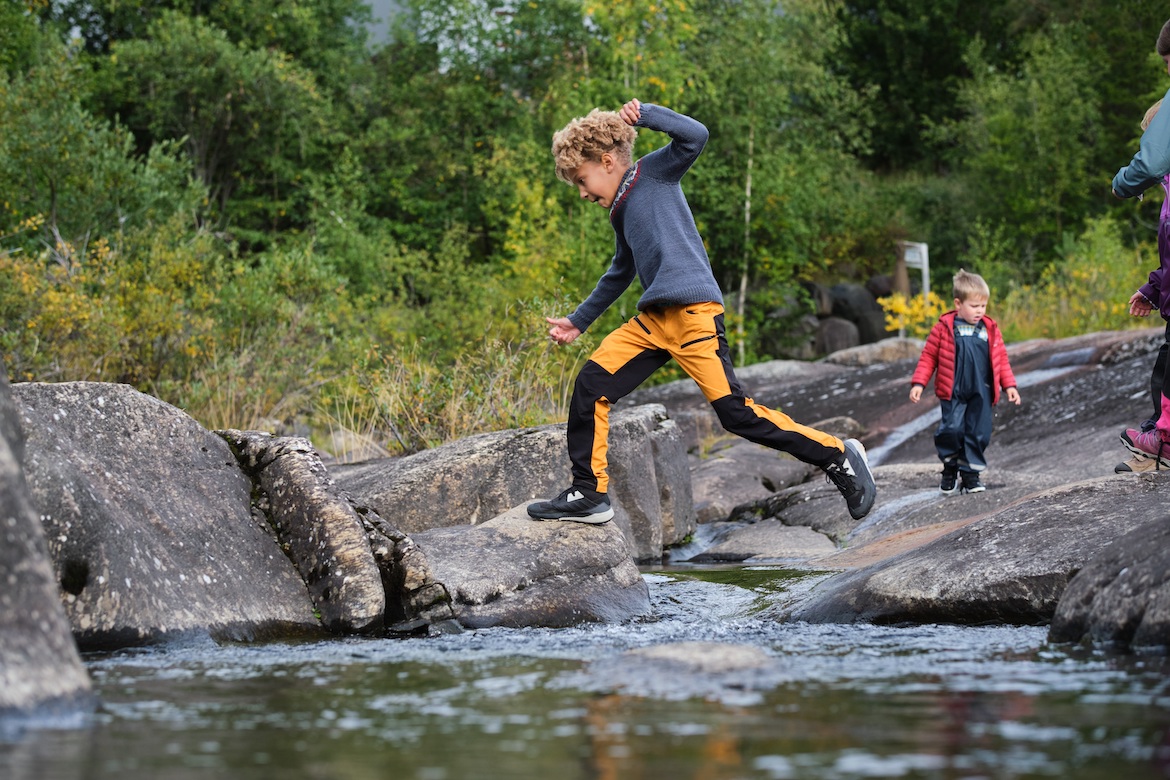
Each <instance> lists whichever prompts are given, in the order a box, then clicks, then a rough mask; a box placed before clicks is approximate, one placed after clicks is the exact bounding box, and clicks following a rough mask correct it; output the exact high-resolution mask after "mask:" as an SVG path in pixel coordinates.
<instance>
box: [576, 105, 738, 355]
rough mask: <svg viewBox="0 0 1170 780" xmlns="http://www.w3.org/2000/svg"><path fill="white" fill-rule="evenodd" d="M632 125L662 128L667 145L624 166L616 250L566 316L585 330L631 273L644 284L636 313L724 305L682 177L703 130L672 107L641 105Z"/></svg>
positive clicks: (615, 211)
mask: <svg viewBox="0 0 1170 780" xmlns="http://www.w3.org/2000/svg"><path fill="white" fill-rule="evenodd" d="M636 126H637V127H645V128H647V129H649V130H661V131H662V132H664V133H666V134H667V135H669V136H670V139H671V140H670V143H669V144H667V145H666V146H664V147H662V148H661V149H656V150H655V151H653V152H651V153H650V154H647V155H646V156H645V157H642V158H641V159H640V160H638V161H637V162H636V163H634V165H632V166H631V167H630V169H629V170H628V171H626V175H625V176H624V177H623V179H622V182H621V185H620V186H619V187H618V192H617V196H616V197H615V198H614V200H613V204H612V205H611V206H610V208H609V221H610V223H611V224H612V225H613V232H614V238H615V242H616V249H615V250H614V254H613V260H612V261H611V263H610V266H609V270H608V271H606V272H605V274H604V275H603V276H602V277H601V279H600V280H598V282H597V287H595V288H594V289H593V292H592V293H590V294H589V297H588V298H586V299H585V301H584V302H583V303H582V304H581V305H580V306H578V307H577V310H576V311H574V312H573V313H572V314H570V315H569V321H570V322H572V323H573V325H575V326H576V327H577V329H578V330H580V331H581V332H584V331H585V330H586V329H587V328H588V327H589V326H590V325H591V324H593V321H594V320H596V319H597V318H598V317H600V316H601V314H602V312H604V311H605V310H606V309H607V308H609V306H610V305H611V304H612V303H613V302H614V301H616V300H617V299H618V296H620V295H621V294H622V293H623V292H625V291H626V288H627V287H629V286H630V283H631V282H633V281H634V274H635V273H636V274H637V275H638V280H639V281H641V283H642V289H643V291H644V292H643V294H642V297H641V298H639V299H638V310H639V311H644V310H645V309H647V308H649V307H651V306H673V305H680V304H688V303H701V302H704V301H717V302H719V303H723V294H722V293H721V292H720V290H719V284H718V283H717V282H716V281H715V276H714V274H712V273H711V261H710V260H709V259H708V258H707V250H706V249H705V248H704V247H703V239H702V238H701V237H700V236H699V230H698V228H697V227H695V218H694V216H693V215H692V214H691V209H690V207H689V206H688V205H687V199H686V196H684V195H683V191H682V187H681V186H680V184H679V181H680V180H681V179H682V177H683V174H684V173H686V172H687V170H688V169H690V167H691V164H692V163H694V161H695V160H696V159H697V158H698V156H699V153H700V152H702V151H703V146H704V145H705V144H706V143H707V128H706V127H704V126H703V125H702V124H701V123H700V122H697V121H696V120H694V119H691V118H690V117H688V116H683V115H682V114H678V113H675V112H674V111H671V110H670V109H669V108H663V107H662V106H656V105H654V104H652V103H643V104H642V110H641V116H640V117H639V119H638V123H637V125H636Z"/></svg>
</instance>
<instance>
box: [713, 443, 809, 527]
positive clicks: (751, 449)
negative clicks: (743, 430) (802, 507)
mask: <svg viewBox="0 0 1170 780" xmlns="http://www.w3.org/2000/svg"><path fill="white" fill-rule="evenodd" d="M814 471H815V469H814V468H813V467H812V466H809V465H808V464H805V463H801V462H800V461H798V460H796V459H794V458H793V457H791V456H790V455H786V454H783V453H780V452H777V451H776V450H773V449H770V448H768V447H765V446H763V445H762V444H754V443H753V442H750V441H747V440H746V439H740V438H738V437H735V438H725V439H722V440H720V441H718V442H717V443H716V444H714V445H713V446H711V447H708V448H706V449H705V450H704V451H703V452H702V454H701V455H694V456H692V457H691V484H692V491H693V494H694V502H695V512H696V514H697V517H698V521H699V522H700V523H710V522H714V521H716V520H724V519H726V518H727V517H728V516H730V515H731V512H732V510H734V509H735V507H737V506H739V505H740V504H743V503H746V502H749V501H757V500H761V501H762V500H764V499H766V498H768V497H769V496H771V495H772V494H774V493H775V492H776V491H778V490H783V489H784V488H787V487H791V486H792V485H797V484H800V483H802V482H804V481H806V480H808V479H809V477H810V475H811V474H812V473H813V472H814Z"/></svg>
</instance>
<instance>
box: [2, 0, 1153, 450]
mask: <svg viewBox="0 0 1170 780" xmlns="http://www.w3.org/2000/svg"><path fill="white" fill-rule="evenodd" d="M397 5H398V7H399V8H400V12H399V13H398V14H397V15H396V16H395V18H394V19H393V20H392V21H393V25H392V33H391V36H390V38H389V40H388V41H371V40H369V39H368V37H367V34H366V32H365V31H366V30H367V29H369V22H370V11H369V9H368V8H367V7H366V6H365V5H363V3H362V0H312V1H311V0H272V1H271V2H268V3H253V2H245V1H244V0H153V1H148V2H142V3H125V2H118V0H84V1H83V0H0V325H2V330H0V357H2V359H3V361H4V364H5V366H6V367H7V370H8V372H9V374H10V375H11V376H12V378H13V379H14V380H43V381H59V380H100V381H117V382H128V383H132V384H133V385H135V386H136V387H139V388H141V389H143V390H145V391H147V392H151V393H154V394H156V395H158V396H160V397H162V398H164V399H165V400H167V401H170V402H172V403H175V404H177V405H180V406H182V407H184V408H186V409H188V410H189V411H190V412H191V413H192V414H193V415H194V416H195V417H196V418H197V419H199V420H200V421H201V422H203V423H204V424H205V425H208V426H213V427H225V426H233V427H277V426H281V427H282V428H283V429H287V428H288V426H289V425H295V426H306V425H307V426H309V427H308V429H307V431H308V432H309V433H311V434H312V435H313V436H314V437H315V438H316V439H318V441H320V442H323V443H324V445H325V446H326V447H327V448H328V447H331V446H332V445H331V444H330V443H329V442H328V441H326V439H325V437H326V434H327V433H328V432H329V429H331V428H332V429H334V430H335V431H341V430H343V429H344V430H345V431H348V432H350V433H351V434H353V433H357V434H360V435H365V436H367V437H368V439H369V440H370V441H371V442H372V443H373V444H375V445H377V446H379V447H385V448H388V449H391V450H412V449H416V448H418V447H422V446H428V445H432V444H434V443H437V442H439V441H442V440H444V439H447V438H450V437H452V436H458V435H464V434H466V433H469V432H473V431H476V430H483V429H486V428H492V427H499V426H515V425H526V424H532V423H537V422H542V421H547V420H551V419H556V418H557V417H558V416H559V415H560V414H561V410H562V409H563V408H564V404H565V400H566V395H567V393H568V391H569V387H570V384H571V380H572V377H573V375H574V373H575V370H576V368H577V366H578V365H579V363H580V361H581V360H583V358H584V356H585V355H586V354H588V351H589V349H590V347H592V346H593V345H595V344H596V341H595V339H596V338H597V337H596V335H595V333H604V332H606V331H607V330H608V329H609V328H610V327H612V326H613V325H615V324H616V323H617V322H619V321H620V320H621V319H622V318H624V317H626V316H628V315H629V314H630V313H631V311H632V308H633V304H634V301H635V300H636V296H637V294H638V290H636V289H635V290H631V291H630V292H629V293H627V295H626V296H624V297H623V298H622V300H621V301H620V302H619V303H618V305H616V306H615V307H613V310H612V311H611V312H609V313H607V314H606V315H605V317H604V318H603V319H602V320H601V321H600V322H598V323H597V325H596V326H595V327H594V328H593V329H592V331H591V332H590V333H589V334H586V336H585V337H584V338H583V339H581V340H580V341H579V342H578V343H577V344H574V345H573V346H572V347H571V348H559V349H557V348H552V347H551V346H550V345H549V343H548V341H547V339H545V338H544V331H545V326H544V320H543V318H544V317H545V316H551V315H562V314H565V313H567V312H568V311H569V310H570V309H571V308H572V306H573V305H575V303H576V302H577V301H579V300H580V299H581V298H582V297H583V296H584V295H585V294H586V293H588V291H589V290H590V289H591V287H592V285H593V283H594V282H595V281H596V279H597V277H598V276H599V275H600V274H601V273H602V272H603V271H604V269H605V267H606V265H607V264H608V261H609V253H610V251H611V249H612V241H613V238H612V231H611V230H610V228H609V224H608V221H607V219H606V215H605V213H604V212H603V211H602V210H601V209H598V208H597V207H595V206H592V205H591V204H587V203H585V202H583V201H581V200H580V199H579V198H578V196H577V193H576V191H575V190H574V189H572V188H569V187H566V186H564V185H563V184H561V183H559V182H558V181H557V180H556V179H555V177H554V175H553V172H552V166H551V164H550V157H549V153H548V148H549V139H550V137H551V134H552V132H553V131H554V130H556V129H558V128H559V127H561V126H562V125H563V124H564V123H565V122H566V121H567V120H569V119H571V118H572V117H574V116H577V115H580V114H583V113H586V112H587V111H588V110H589V109H591V108H593V107H595V106H601V107H606V108H616V107H618V106H619V105H620V104H621V103H623V102H624V101H626V100H628V99H629V98H632V97H637V98H639V99H641V100H643V101H646V102H656V103H661V104H663V105H667V106H669V107H671V108H674V109H676V110H679V111H682V112H685V113H689V114H691V115H693V116H695V117H697V118H698V119H700V120H701V121H702V122H704V124H706V125H707V126H708V128H709V129H710V131H711V141H710V143H709V145H708V148H707V150H706V152H705V153H704V156H703V157H702V158H701V160H700V161H699V163H698V164H697V165H696V166H695V168H694V169H693V170H692V172H691V173H690V174H689V175H688V178H687V179H686V180H685V182H684V184H685V186H686V189H687V193H688V197H689V198H690V200H691V204H692V207H693V209H694V212H695V215H696V219H697V221H698V223H699V227H700V230H701V231H702V233H703V235H704V237H705V239H706V241H707V244H708V249H709V252H710V255H711V259H712V265H713V268H714V270H715V274H716V277H717V279H718V280H719V281H720V283H721V285H722V286H723V289H724V290H725V292H726V293H727V297H728V304H729V305H728V310H729V317H728V321H729V324H730V333H731V338H732V341H733V343H734V347H735V350H736V354H737V358H738V359H739V360H741V361H747V362H751V361H754V360H758V359H762V358H766V357H771V356H773V354H771V353H772V352H773V350H775V349H777V348H779V347H778V346H777V345H779V346H782V345H783V343H784V337H785V335H786V334H787V333H788V332H789V331H790V330H791V329H790V327H789V326H790V324H791V323H793V322H795V321H796V319H798V318H799V317H800V316H802V315H803V314H805V313H806V312H807V311H808V309H807V302H806V301H805V297H804V295H805V293H804V289H805V288H804V287H803V286H802V285H803V283H806V282H821V283H830V284H831V283H834V282H838V281H846V280H864V279H865V278H867V277H868V276H870V275H872V274H881V273H890V272H891V270H892V264H893V255H894V251H895V250H894V247H895V246H896V242H897V241H898V240H900V239H910V240H916V241H926V242H928V243H929V244H930V246H931V260H932V263H933V265H934V288H935V289H936V291H945V290H946V289H947V288H948V287H949V275H950V273H951V272H952V271H953V270H955V269H956V268H958V267H959V266H965V267H967V268H971V269H973V270H976V271H980V272H982V273H984V274H985V275H986V276H987V277H988V279H989V280H990V281H991V282H992V285H993V295H994V296H995V297H994V299H993V301H992V310H993V313H996V314H997V317H998V319H1000V320H1001V323H1002V324H1003V325H1004V327H1005V332H1006V333H1008V334H1009V335H1013V336H1015V337H1016V338H1022V337H1027V336H1031V335H1049V336H1057V335H1063V334H1066V333H1070V332H1075V331H1077V330H1078V329H1087V328H1114V327H1124V326H1126V325H1127V324H1129V323H1128V321H1127V317H1126V315H1125V312H1124V307H1123V306H1122V305H1121V304H1123V303H1124V301H1125V300H1127V299H1128V297H1129V294H1130V292H1131V291H1132V290H1133V289H1135V288H1136V287H1137V286H1138V285H1139V284H1140V283H1141V281H1142V280H1143V279H1144V272H1145V271H1146V270H1148V267H1149V266H1152V265H1153V264H1154V263H1156V255H1155V253H1154V249H1153V238H1154V235H1155V233H1154V228H1155V227H1156V220H1157V208H1158V205H1159V204H1158V203H1157V202H1156V201H1157V200H1158V198H1156V197H1151V198H1147V199H1146V200H1145V201H1144V202H1142V203H1137V202H1136V201H1134V202H1124V203H1123V202H1120V201H1116V200H1114V199H1112V198H1111V197H1110V196H1109V186H1108V185H1109V180H1110V178H1111V177H1112V175H1113V173H1114V172H1115V171H1116V170H1117V168H1118V167H1120V166H1121V165H1122V164H1124V163H1125V162H1127V161H1128V158H1129V156H1130V155H1131V154H1132V153H1133V151H1134V150H1135V149H1136V139H1137V137H1138V135H1139V133H1140V131H1139V129H1138V123H1139V121H1140V119H1141V117H1142V115H1143V113H1144V111H1145V109H1146V107H1147V106H1148V105H1150V104H1151V103H1152V102H1153V101H1154V100H1156V99H1157V98H1158V97H1160V96H1161V95H1162V93H1163V92H1164V91H1165V89H1166V87H1167V86H1170V83H1167V80H1166V76H1165V67H1164V66H1163V65H1162V63H1161V61H1160V60H1159V59H1158V58H1157V56H1156V55H1155V54H1154V53H1153V43H1154V39H1155V37H1156V35H1157V32H1158V30H1159V28H1160V27H1161V25H1162V23H1163V22H1164V21H1165V18H1164V17H1165V15H1167V13H1168V12H1167V11H1166V10H1165V9H1163V8H1162V7H1161V6H1160V5H1158V4H1155V3H1153V2H1150V1H1149V0H1135V1H1134V2H1129V3H1125V4H1117V3H1107V2H1105V1H1104V0H1070V2H1068V3H1064V4H1060V6H1061V7H1060V8H1059V9H1054V8H1051V7H1049V6H1050V5H1051V4H1042V3H1031V2H1026V1H1025V0H996V1H995V2H990V3H984V4H974V5H973V4H970V3H962V2H957V0H788V1H787V2H783V3H781V2H777V0H737V1H736V2H730V3H729V2H726V0H694V1H693V2H683V1H682V0H655V2H650V1H649V0H646V1H645V2H642V1H639V2H622V1H621V0H547V1H545V0H542V2H539V3H535V2H524V1H523V0H443V1H442V2H439V1H438V0H411V1H410V2H401V3H398V4H397ZM664 142H665V139H664V138H662V137H660V136H659V134H655V133H650V132H643V133H641V134H640V136H639V139H638V145H637V149H636V153H645V152H647V151H650V150H651V149H653V148H655V147H657V146H659V145H661V144H662V143H664ZM942 297H943V298H944V299H945V298H946V296H945V295H942ZM903 303H906V302H903ZM997 309H998V311H997ZM664 376H669V372H666V373H665V374H664ZM336 446H337V447H339V448H340V447H345V446H349V445H348V444H338V445H336Z"/></svg>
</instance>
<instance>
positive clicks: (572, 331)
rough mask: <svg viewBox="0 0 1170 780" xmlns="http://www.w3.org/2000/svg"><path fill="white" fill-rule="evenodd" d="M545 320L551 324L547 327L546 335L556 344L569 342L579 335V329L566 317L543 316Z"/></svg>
mask: <svg viewBox="0 0 1170 780" xmlns="http://www.w3.org/2000/svg"><path fill="white" fill-rule="evenodd" d="M545 320H547V321H548V324H549V325H552V327H551V328H549V329H548V337H549V338H550V339H552V340H553V341H555V342H556V343H558V344H570V343H572V342H573V341H575V340H576V339H577V337H578V336H580V335H581V331H580V330H578V329H577V326H576V325H574V324H573V323H572V322H570V321H569V318H568V317H558V318H556V319H553V318H552V317H545Z"/></svg>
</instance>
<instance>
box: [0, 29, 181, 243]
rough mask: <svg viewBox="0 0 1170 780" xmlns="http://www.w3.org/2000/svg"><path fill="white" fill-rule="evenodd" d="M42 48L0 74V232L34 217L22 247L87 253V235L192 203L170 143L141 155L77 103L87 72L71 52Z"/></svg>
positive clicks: (109, 232)
mask: <svg viewBox="0 0 1170 780" xmlns="http://www.w3.org/2000/svg"><path fill="white" fill-rule="evenodd" d="M45 45H46V48H45V49H44V50H43V51H42V52H41V53H40V54H39V55H38V58H37V62H36V64H34V65H33V66H32V67H31V68H30V69H29V70H27V71H26V72H24V73H22V74H19V75H16V76H14V77H11V78H5V79H3V80H0V192H3V193H4V204H5V208H4V210H3V211H0V232H6V231H5V230H4V228H5V226H6V225H7V226H8V227H11V226H12V225H13V224H15V223H19V222H22V221H24V220H27V219H29V218H32V217H37V216H39V217H40V218H41V220H42V222H41V223H40V224H41V230H40V231H39V232H36V233H29V232H26V233H25V234H24V237H25V240H26V245H25V248H26V251H36V250H37V247H38V246H39V245H47V246H49V247H54V248H56V247H57V245H59V244H60V245H62V246H61V247H60V249H61V251H62V252H65V253H68V252H69V251H70V250H69V249H68V248H67V247H65V246H64V245H65V244H76V245H78V249H79V250H80V251H81V252H82V254H84V246H83V245H84V244H85V243H86V242H88V241H90V240H95V239H97V238H98V237H101V236H104V237H106V238H107V239H112V238H113V237H114V236H115V235H116V234H117V233H118V232H120V231H122V230H126V229H131V228H135V227H141V226H143V225H145V224H148V223H150V222H153V221H159V220H164V219H166V218H167V217H169V215H170V214H172V213H174V212H176V211H181V210H186V209H190V208H192V207H193V206H194V204H195V203H196V202H197V201H198V199H199V198H200V197H201V191H200V190H199V189H198V188H197V187H191V186H189V181H188V179H189V175H190V169H189V168H188V167H187V165H186V161H185V159H183V157H182V156H181V155H180V154H178V153H177V151H176V150H175V149H174V148H173V146H172V145H171V144H167V143H159V144H155V145H153V146H151V147H149V149H148V150H147V152H146V153H145V154H144V155H142V156H138V155H137V154H136V153H135V145H134V139H133V138H132V137H131V135H130V134H129V133H128V132H126V131H125V129H124V128H122V127H121V126H119V125H112V126H111V125H110V124H109V123H108V122H106V121H105V120H104V119H102V118H99V117H95V116H93V115H92V114H91V113H89V112H88V111H87V110H86V109H85V108H84V107H83V102H84V101H85V96H86V94H87V91H88V88H89V73H88V71H87V70H86V69H85V68H84V66H83V65H81V64H80V63H79V62H78V60H77V58H76V57H75V56H73V54H74V53H73V52H71V51H70V50H69V49H68V48H66V47H65V46H63V45H61V44H59V43H55V42H52V41H51V40H49V41H47V42H46V44H45ZM46 96H52V98H51V99H46ZM28 242H31V243H28Z"/></svg>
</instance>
